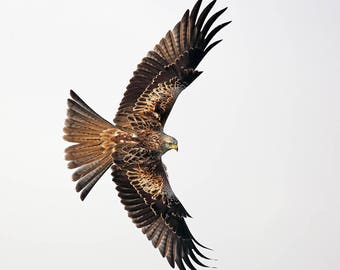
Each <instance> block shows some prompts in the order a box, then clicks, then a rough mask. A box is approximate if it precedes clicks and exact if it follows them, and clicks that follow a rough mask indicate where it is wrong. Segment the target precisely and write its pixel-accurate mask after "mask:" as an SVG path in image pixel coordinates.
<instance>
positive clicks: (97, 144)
mask: <svg viewBox="0 0 340 270" xmlns="http://www.w3.org/2000/svg"><path fill="white" fill-rule="evenodd" d="M70 94H71V99H68V100H67V105H68V111H67V119H66V121H65V128H64V132H65V135H64V139H65V140H66V141H68V142H73V143H75V144H74V145H72V146H70V147H67V148H66V149H65V153H66V156H65V159H66V160H69V161H70V162H69V163H68V167H69V168H70V169H73V168H78V169H77V170H76V171H75V172H74V173H73V175H72V180H73V181H77V185H76V190H77V192H80V191H81V195H80V198H81V200H84V199H85V198H86V196H87V194H88V193H89V192H90V191H91V189H92V188H93V186H94V185H95V184H96V183H97V181H98V180H99V179H100V177H101V176H102V175H103V174H104V173H105V172H106V171H107V169H108V168H110V166H111V165H112V163H113V162H112V158H111V154H112V152H113V151H114V144H113V142H112V136H113V135H114V132H115V127H114V126H113V125H112V124H111V123H109V122H108V121H106V120H105V119H103V118H102V117H101V116H100V115H98V114H97V113H96V112H95V111H94V110H92V109H91V108H90V107H89V106H88V105H87V104H86V103H85V102H84V101H83V100H82V99H81V98H80V97H79V96H78V95H77V94H76V93H75V92H73V91H72V90H71V92H70Z"/></svg>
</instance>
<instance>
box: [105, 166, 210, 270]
mask: <svg viewBox="0 0 340 270" xmlns="http://www.w3.org/2000/svg"><path fill="white" fill-rule="evenodd" d="M112 169H113V173H112V176H113V181H114V182H115V183H116V184H117V190H118V192H119V193H118V195H119V197H120V198H121V202H122V204H123V205H125V209H126V210H127V211H128V215H129V217H130V218H132V221H133V222H134V223H135V224H136V226H137V227H138V228H142V231H143V233H144V234H146V236H147V238H148V239H149V240H151V241H152V244H153V245H154V247H155V248H158V249H159V251H160V253H161V254H162V256H163V257H166V258H167V260H168V262H169V264H170V265H171V266H172V267H174V266H175V264H176V265H177V266H178V268H179V269H181V270H183V269H186V268H185V265H186V266H188V267H189V268H190V269H196V268H195V267H194V266H193V264H192V261H193V262H195V263H197V264H198V265H200V266H205V265H204V264H202V263H201V262H200V261H199V260H198V258H197V256H196V255H198V256H200V257H202V258H205V259H208V258H207V257H205V256H204V255H203V254H202V253H201V252H200V251H199V250H198V248H197V245H199V246H202V245H201V244H199V243H198V242H197V241H196V240H195V238H194V237H193V236H192V234H191V232H190V230H189V228H188V226H187V224H186V222H185V220H184V218H185V217H188V216H189V214H188V213H187V211H186V210H185V209H184V207H183V206H182V204H181V203H180V201H179V200H178V199H177V197H176V196H175V194H174V193H173V192H172V189H171V187H170V185H169V182H168V179H167V175H166V172H165V169H164V165H163V164H162V162H161V161H157V162H156V163H154V164H151V165H149V166H145V167H140V166H129V167H119V166H117V165H114V166H113V167H112ZM202 247H203V246H202Z"/></svg>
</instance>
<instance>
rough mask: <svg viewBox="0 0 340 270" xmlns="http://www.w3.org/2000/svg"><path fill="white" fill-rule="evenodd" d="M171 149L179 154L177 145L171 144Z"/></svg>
mask: <svg viewBox="0 0 340 270" xmlns="http://www.w3.org/2000/svg"><path fill="white" fill-rule="evenodd" d="M169 148H170V149H175V150H176V151H177V152H178V145H177V144H170V147H169Z"/></svg>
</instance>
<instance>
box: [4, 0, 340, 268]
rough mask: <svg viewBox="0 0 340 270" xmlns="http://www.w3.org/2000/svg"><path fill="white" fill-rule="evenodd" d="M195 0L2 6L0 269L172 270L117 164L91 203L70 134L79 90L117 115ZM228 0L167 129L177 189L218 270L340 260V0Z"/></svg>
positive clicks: (10, 1) (108, 114)
mask: <svg viewBox="0 0 340 270" xmlns="http://www.w3.org/2000/svg"><path fill="white" fill-rule="evenodd" d="M204 3H205V4H206V3H207V1H204ZM193 4H194V0H190V1H165V0H162V1H151V0H144V1H112V0H110V1H92V2H88V1H70V0H67V1H66V0H64V1H42V0H41V1H38V0H36V1H15V0H7V1H6V0H2V1H1V2H0V48H1V50H0V74H1V75H0V76H1V79H0V93H1V94H0V95H1V96H0V117H1V119H0V121H1V135H0V136H1V170H0V181H1V188H0V217H1V220H0V269H5V270H12V269H35V270H40V269H41V270H42V269H49V270H57V269H58V270H59V269H82V270H90V269H91V270H92V269H101V270H106V269H128V270H130V269H136V268H137V267H138V269H168V268H169V267H168V264H167V262H166V260H164V259H162V258H161V256H160V255H159V252H158V251H157V250H154V249H153V247H152V245H151V243H149V242H148V241H147V240H146V238H145V236H144V235H143V234H142V233H141V232H140V231H139V230H137V229H136V228H135V226H134V225H133V224H132V222H131V221H130V219H129V218H128V217H127V214H126V212H125V211H124V210H123V207H122V205H121V204H120V202H119V199H118V198H117V195H116V191H115V189H114V185H113V183H112V181H111V176H110V174H109V173H107V174H106V175H105V176H104V177H103V178H102V179H101V181H99V182H98V184H97V185H96V187H95V188H94V189H93V191H92V192H91V193H90V195H89V196H88V198H87V199H86V201H85V202H81V201H80V199H79V196H78V194H77V193H76V192H75V191H74V183H72V181H71V173H72V172H71V171H70V170H68V169H66V162H65V161H64V153H63V151H64V148H65V147H66V146H67V145H68V144H67V143H66V142H64V141H63V140H62V136H63V131H62V129H63V123H64V119H65V115H66V99H67V97H68V92H69V89H74V90H75V91H76V92H77V93H78V94H79V95H80V96H81V97H82V98H83V99H84V100H85V101H86V102H87V103H88V104H89V105H90V106H92V107H93V108H94V109H95V110H96V111H97V112H98V113H100V114H102V115H103V116H104V117H105V118H107V119H108V120H112V118H113V116H114V114H115V112H116V109H117V107H118V104H119V102H120V99H121V98H122V95H123V92H124V89H125V86H126V85H127V83H128V80H129V79H130V77H131V75H132V72H133V70H134V69H135V67H136V65H137V64H138V62H139V61H140V60H141V59H142V57H144V55H145V54H146V52H147V51H148V50H150V49H152V48H153V46H154V45H155V44H156V42H158V41H159V40H160V38H161V37H162V36H163V35H164V34H165V33H166V31H167V30H169V29H171V28H172V27H173V26H174V25H175V23H177V21H178V20H179V19H180V18H181V16H182V14H183V13H184V11H185V9H187V8H191V7H192V6H193ZM226 5H228V6H229V7H230V8H229V9H228V11H227V12H226V14H224V15H223V19H222V20H220V21H219V22H223V21H226V20H230V19H231V20H233V23H232V24H231V25H229V26H228V27H227V28H225V29H224V30H223V31H222V32H221V33H219V34H218V37H219V38H223V39H224V41H223V42H222V43H221V44H219V46H217V47H216V48H215V49H214V50H213V51H211V53H210V54H209V55H208V57H207V58H206V59H204V60H203V62H202V64H201V65H200V66H199V69H200V70H203V71H204V73H203V74H202V75H201V76H200V77H199V78H198V79H197V80H196V81H195V82H194V83H193V84H192V85H191V86H190V87H189V88H188V89H187V90H185V92H184V93H183V94H182V95H181V96H180V98H179V100H178V101H177V103H176V105H175V107H174V109H173V112H172V113H171V115H170V118H169V120H168V123H167V126H166V132H167V133H168V134H170V135H173V136H174V137H176V138H177V139H178V141H179V150H180V151H179V152H178V153H176V152H174V151H172V152H170V153H168V154H167V155H166V157H165V163H166V165H167V167H168V172H169V177H170V181H171V183H172V187H173V189H174V190H175V192H176V194H177V196H178V197H179V198H180V199H181V201H182V203H183V204H184V205H185V207H186V208H187V209H188V211H189V213H190V214H191V215H192V216H194V219H192V220H189V221H188V222H189V226H190V228H191V230H192V233H193V234H194V235H195V236H196V237H197V239H198V240H199V241H201V242H202V243H204V244H206V245H207V246H209V247H212V248H213V249H214V251H213V252H210V251H207V252H206V254H207V255H208V256H211V257H213V258H217V259H218V261H216V262H215V261H213V262H211V263H210V264H212V265H214V266H217V267H218V268H219V269H223V270H224V269H233V270H249V269H252V270H272V269H275V270H287V269H289V270H301V269H306V270H307V269H308V270H328V269H329V270H336V269H340V256H339V254H340V218H339V210H340V196H339V191H340V184H339V180H340V167H339V162H340V106H339V102H340V92H339V90H340V83H339V77H340V50H339V48H340V38H339V34H340V29H339V25H340V19H339V14H340V4H339V1H338V0H333V1H332V0H328V1H320V0H319V1H316V0H308V1H307V0H305V1H303V0H298V1H293V0H286V1H281V0H280V1H270V0H267V1H265V0H257V1H253V0H248V1H246V0H243V1H242V0H239V1H228V2H227V1H223V0H220V1H218V3H217V5H216V7H218V8H222V7H224V6H226ZM214 10H217V8H216V9H214Z"/></svg>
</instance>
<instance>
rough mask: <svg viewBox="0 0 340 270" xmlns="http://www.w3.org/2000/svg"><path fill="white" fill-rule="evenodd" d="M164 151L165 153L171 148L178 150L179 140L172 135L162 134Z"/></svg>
mask: <svg viewBox="0 0 340 270" xmlns="http://www.w3.org/2000/svg"><path fill="white" fill-rule="evenodd" d="M161 148H162V152H163V154H164V153H165V152H167V151H169V150H171V149H175V150H176V151H178V143H177V140H176V139H175V138H174V137H171V136H169V135H166V134H163V135H162V145H161Z"/></svg>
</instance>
